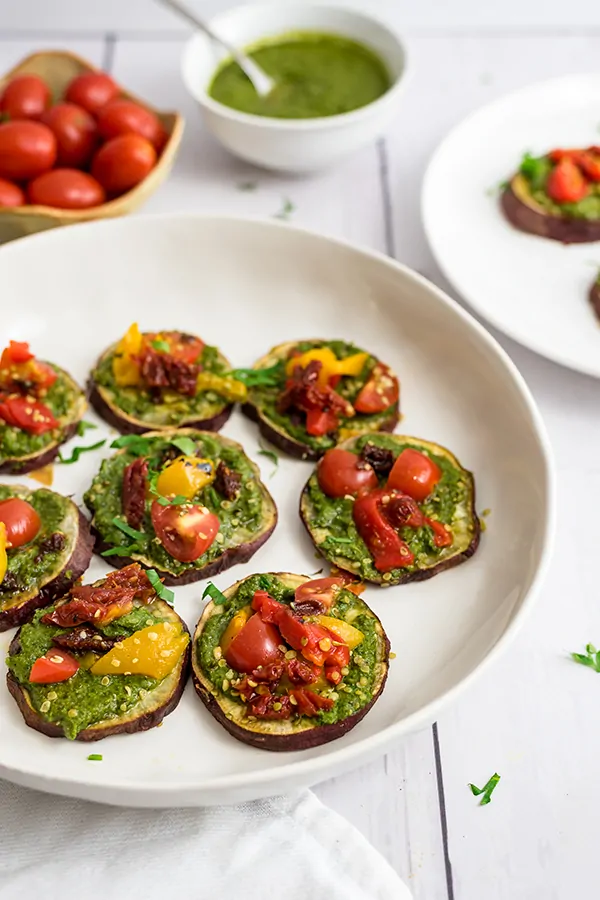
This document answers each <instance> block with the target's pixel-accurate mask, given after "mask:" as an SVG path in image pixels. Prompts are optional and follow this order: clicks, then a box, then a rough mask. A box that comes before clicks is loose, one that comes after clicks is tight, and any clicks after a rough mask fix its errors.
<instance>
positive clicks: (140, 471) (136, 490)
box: [121, 457, 148, 528]
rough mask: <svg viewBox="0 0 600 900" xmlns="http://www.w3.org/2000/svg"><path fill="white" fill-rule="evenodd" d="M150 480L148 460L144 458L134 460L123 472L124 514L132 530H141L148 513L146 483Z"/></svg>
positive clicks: (122, 494) (122, 496) (122, 495)
mask: <svg viewBox="0 0 600 900" xmlns="http://www.w3.org/2000/svg"><path fill="white" fill-rule="evenodd" d="M147 478H148V460H147V459H144V457H139V458H138V459H134V460H133V462H131V463H129V465H128V466H126V467H125V470H124V471H123V488H122V492H121V498H122V501H123V512H124V513H125V518H126V519H127V524H128V525H130V526H131V528H139V527H140V525H141V524H142V522H143V520H144V513H145V511H146V482H147Z"/></svg>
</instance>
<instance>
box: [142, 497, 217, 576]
mask: <svg viewBox="0 0 600 900" xmlns="http://www.w3.org/2000/svg"><path fill="white" fill-rule="evenodd" d="M150 515H151V516H152V524H153V526H154V530H155V531H156V534H157V535H158V538H159V540H160V542H161V544H162V545H163V547H164V548H165V550H166V551H167V553H170V554H171V556H172V557H173V559H178V560H179V562H193V560H195V559H198V557H199V556H202V554H203V553H206V551H207V550H208V548H209V547H210V546H211V544H212V543H213V541H214V539H215V538H216V536H217V532H218V531H219V526H220V523H219V519H218V517H217V516H216V515H215V514H214V513H211V512H209V510H207V509H206V507H204V506H161V505H160V503H158V501H157V500H155V501H154V503H153V504H152V508H151V510H150Z"/></svg>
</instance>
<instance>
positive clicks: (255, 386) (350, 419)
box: [243, 340, 400, 459]
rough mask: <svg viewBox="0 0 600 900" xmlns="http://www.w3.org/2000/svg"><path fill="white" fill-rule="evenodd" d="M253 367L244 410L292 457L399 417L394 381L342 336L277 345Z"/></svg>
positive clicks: (385, 426) (315, 452)
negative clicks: (336, 339) (340, 339)
mask: <svg viewBox="0 0 600 900" xmlns="http://www.w3.org/2000/svg"><path fill="white" fill-rule="evenodd" d="M252 371H253V372H254V378H253V379H252V381H251V382H248V385H249V390H248V400H247V402H246V403H245V404H244V407H243V410H244V412H245V413H246V414H247V415H248V416H249V417H250V418H251V419H254V420H255V421H256V422H258V424H259V427H260V430H261V432H262V433H263V434H264V436H265V437H266V438H267V439H268V440H269V441H271V442H272V443H273V444H274V445H275V446H276V447H279V448H280V449H281V450H284V451H285V452H286V453H290V454H291V455H292V456H298V457H301V458H302V459H318V458H319V457H320V456H322V455H323V453H324V452H325V451H326V450H328V449H329V448H330V447H334V446H335V445H336V444H337V443H338V442H339V441H341V440H344V439H346V438H349V437H352V436H354V435H358V434H363V433H364V432H367V431H368V432H373V431H393V430H394V428H395V427H396V424H397V422H398V416H399V412H398V410H399V406H398V401H399V396H400V387H399V384H398V379H397V378H396V376H395V375H394V373H393V372H392V371H391V370H390V368H389V367H388V366H387V365H386V364H385V363H383V362H381V361H380V360H378V359H377V358H376V357H375V356H372V355H371V354H370V353H368V352H366V351H365V350H361V349H359V348H358V347H355V346H354V344H351V343H348V342H346V341H325V340H311V341H290V342H288V343H285V344H279V346H277V347H273V349H272V350H270V351H269V353H267V354H266V356H263V357H262V359H259V360H258V362H257V363H256V364H255V366H254V370H252Z"/></svg>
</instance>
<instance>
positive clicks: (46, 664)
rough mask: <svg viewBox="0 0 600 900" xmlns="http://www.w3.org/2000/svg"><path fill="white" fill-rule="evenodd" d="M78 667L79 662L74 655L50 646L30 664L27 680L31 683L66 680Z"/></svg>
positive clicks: (51, 682) (50, 682)
mask: <svg viewBox="0 0 600 900" xmlns="http://www.w3.org/2000/svg"><path fill="white" fill-rule="evenodd" d="M78 669H79V663H78V662H77V660H76V659H75V657H74V656H71V654H70V653H67V652H66V650H63V649H62V648H60V647H51V648H50V650H48V652H47V653H45V654H44V655H43V656H40V657H39V659H36V661H35V662H34V664H33V665H32V667H31V672H30V673H29V681H30V682H31V683H32V684H55V683H56V682H58V681H67V680H68V679H69V678H71V676H72V675H74V674H75V672H77V670H78Z"/></svg>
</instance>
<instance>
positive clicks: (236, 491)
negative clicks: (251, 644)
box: [84, 429, 276, 580]
mask: <svg viewBox="0 0 600 900" xmlns="http://www.w3.org/2000/svg"><path fill="white" fill-rule="evenodd" d="M115 445H116V446H117V447H118V448H121V449H120V452H118V453H117V454H115V456H113V457H112V458H110V459H107V460H105V461H104V462H103V463H102V466H101V469H100V472H99V473H98V475H97V476H96V477H95V478H94V480H93V482H92V484H91V486H90V488H89V490H88V491H87V492H86V494H85V497H84V500H85V503H86V505H87V506H88V508H89V509H90V511H91V512H92V514H93V527H94V529H95V530H96V532H97V533H98V535H99V537H100V540H101V543H102V547H103V548H104V554H105V555H106V558H107V561H109V562H110V561H111V559H112V558H113V557H120V558H127V559H135V560H137V561H139V562H141V563H142V564H143V565H146V566H148V567H151V568H156V569H158V570H159V571H160V572H163V573H168V574H169V575H170V576H171V577H172V578H175V579H177V578H180V577H181V576H185V575H186V574H188V575H189V574H190V573H194V577H195V578H199V577H201V575H202V570H203V569H205V568H206V566H207V565H209V564H210V563H212V562H214V561H215V560H217V559H218V558H219V557H221V556H223V555H224V554H227V558H228V559H229V560H230V562H229V564H232V563H233V562H235V561H236V559H235V556H236V553H237V552H238V551H239V552H242V553H244V557H243V558H244V559H247V558H249V556H250V555H251V553H252V552H253V549H251V548H257V547H258V546H259V545H260V543H262V542H263V540H266V538H267V536H268V535H269V534H270V532H271V531H272V529H273V527H274V525H275V521H276V510H275V505H274V503H273V500H272V498H271V496H270V494H269V493H268V491H267V490H266V488H265V486H264V485H263V484H262V482H261V481H260V478H259V473H258V469H257V467H256V466H255V465H254V463H252V462H251V460H250V459H248V457H247V456H246V454H245V453H244V451H243V448H242V447H241V446H240V445H239V444H237V443H235V442H234V441H231V440H229V439H228V438H224V437H221V436H220V435H217V434H212V433H209V432H202V431H194V430H191V429H186V430H179V431H176V432H170V433H169V432H161V433H154V434H152V433H149V434H147V435H145V436H137V435H133V436H124V437H122V438H119V439H118V440H117V441H116V442H115ZM188 580H189V579H188ZM192 580H193V579H192Z"/></svg>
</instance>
